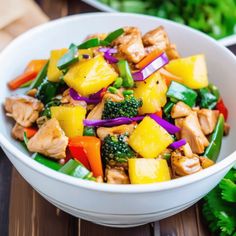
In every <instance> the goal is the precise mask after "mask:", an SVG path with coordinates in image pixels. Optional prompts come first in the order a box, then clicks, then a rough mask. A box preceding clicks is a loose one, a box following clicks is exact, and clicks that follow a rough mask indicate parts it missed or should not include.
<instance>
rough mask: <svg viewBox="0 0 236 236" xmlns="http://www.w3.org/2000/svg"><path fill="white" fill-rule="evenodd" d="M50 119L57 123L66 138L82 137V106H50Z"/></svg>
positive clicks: (83, 112) (84, 113)
mask: <svg viewBox="0 0 236 236" xmlns="http://www.w3.org/2000/svg"><path fill="white" fill-rule="evenodd" d="M50 110H51V117H52V118H56V119H57V120H58V121H59V124H60V126H61V128H62V129H63V130H64V132H65V134H66V136H67V137H75V136H82V135H83V131H84V125H83V120H84V118H85V115H86V109H85V108H84V107H82V106H74V107H72V106H52V107H50Z"/></svg>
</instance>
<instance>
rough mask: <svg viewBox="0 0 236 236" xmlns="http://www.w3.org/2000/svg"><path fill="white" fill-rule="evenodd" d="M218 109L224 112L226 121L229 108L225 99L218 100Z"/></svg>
mask: <svg viewBox="0 0 236 236" xmlns="http://www.w3.org/2000/svg"><path fill="white" fill-rule="evenodd" d="M216 110H218V111H219V112H220V113H222V114H223V116H224V118H225V121H226V120H227V118H228V114H229V112H228V108H227V107H226V106H225V104H224V101H223V99H222V98H220V99H219V101H218V102H217V104H216Z"/></svg>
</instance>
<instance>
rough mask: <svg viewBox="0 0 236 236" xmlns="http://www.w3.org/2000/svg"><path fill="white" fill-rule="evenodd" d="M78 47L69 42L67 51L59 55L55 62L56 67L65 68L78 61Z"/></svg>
mask: <svg viewBox="0 0 236 236" xmlns="http://www.w3.org/2000/svg"><path fill="white" fill-rule="evenodd" d="M77 53H78V48H77V46H76V45H75V44H73V43H72V44H71V45H70V47H69V51H68V52H67V53H66V54H65V55H63V56H62V57H61V59H60V60H59V61H58V63H57V67H58V69H59V70H65V69H67V68H68V67H69V66H70V65H72V64H73V63H75V62H77V61H78V56H76V55H77Z"/></svg>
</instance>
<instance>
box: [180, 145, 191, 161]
mask: <svg viewBox="0 0 236 236" xmlns="http://www.w3.org/2000/svg"><path fill="white" fill-rule="evenodd" d="M182 150H183V152H184V156H186V157H189V158H191V157H193V152H192V149H191V147H190V145H189V144H188V143H186V144H185V145H184V146H182Z"/></svg>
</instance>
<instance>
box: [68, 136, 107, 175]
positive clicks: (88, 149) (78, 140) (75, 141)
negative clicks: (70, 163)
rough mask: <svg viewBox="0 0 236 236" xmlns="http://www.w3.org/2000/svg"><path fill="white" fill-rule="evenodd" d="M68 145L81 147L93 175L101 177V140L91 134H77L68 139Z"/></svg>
mask: <svg viewBox="0 0 236 236" xmlns="http://www.w3.org/2000/svg"><path fill="white" fill-rule="evenodd" d="M68 145H69V147H78V148H81V147H82V148H83V150H84V151H85V153H86V155H87V158H88V161H89V164H90V167H91V170H92V172H93V175H94V176H95V177H98V176H102V177H103V169H102V159H101V153H100V148H101V140H100V139H99V138H97V137H93V136H77V137H73V138H70V139H69V144H68Z"/></svg>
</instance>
